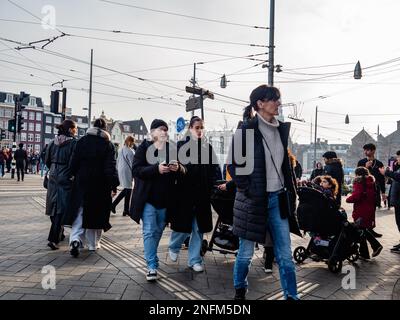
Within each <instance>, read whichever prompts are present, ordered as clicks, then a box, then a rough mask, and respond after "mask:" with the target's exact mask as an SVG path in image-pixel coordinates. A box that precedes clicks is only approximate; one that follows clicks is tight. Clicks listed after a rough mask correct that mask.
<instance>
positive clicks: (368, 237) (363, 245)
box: [360, 229, 381, 259]
mask: <svg viewBox="0 0 400 320" xmlns="http://www.w3.org/2000/svg"><path fill="white" fill-rule="evenodd" d="M367 241H368V242H369V244H370V245H371V248H372V250H374V251H375V250H376V249H378V248H379V247H380V246H381V244H380V242H379V241H378V240H376V238H375V237H374V236H373V235H372V234H371V232H369V231H368V229H365V230H364V231H363V235H362V237H361V240H360V256H361V257H363V258H366V259H369V258H370V256H369V250H368V244H367Z"/></svg>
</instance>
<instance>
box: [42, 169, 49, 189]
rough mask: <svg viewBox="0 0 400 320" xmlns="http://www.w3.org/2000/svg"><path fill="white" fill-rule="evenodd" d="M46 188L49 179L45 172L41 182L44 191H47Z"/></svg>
mask: <svg viewBox="0 0 400 320" xmlns="http://www.w3.org/2000/svg"><path fill="white" fill-rule="evenodd" d="M48 186H49V177H48V176H47V172H46V175H45V176H44V180H43V187H44V188H45V189H47V187H48Z"/></svg>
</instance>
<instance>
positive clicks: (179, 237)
mask: <svg viewBox="0 0 400 320" xmlns="http://www.w3.org/2000/svg"><path fill="white" fill-rule="evenodd" d="M188 236H190V241H189V249H188V251H189V252H188V266H189V267H192V266H193V265H195V264H196V263H199V264H202V263H203V259H202V258H201V255H200V250H201V244H202V242H203V234H202V233H200V231H199V227H198V225H197V220H196V217H194V218H193V221H192V233H184V232H176V231H172V232H171V238H170V240H169V250H171V251H172V252H174V253H179V250H180V249H181V247H182V244H183V243H184V242H185V240H186V238H187V237H188Z"/></svg>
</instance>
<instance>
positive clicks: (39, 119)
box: [36, 112, 42, 121]
mask: <svg viewBox="0 0 400 320" xmlns="http://www.w3.org/2000/svg"><path fill="white" fill-rule="evenodd" d="M36 121H42V114H41V113H40V112H36Z"/></svg>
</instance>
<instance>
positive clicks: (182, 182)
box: [169, 137, 222, 233]
mask: <svg viewBox="0 0 400 320" xmlns="http://www.w3.org/2000/svg"><path fill="white" fill-rule="evenodd" d="M177 147H178V152H179V150H183V149H182V147H187V148H188V151H187V152H186V156H187V157H190V150H196V149H197V150H198V151H197V152H198V158H197V163H191V162H189V163H187V161H185V160H184V159H180V158H179V161H181V162H183V163H187V164H185V168H186V174H185V175H184V176H183V177H182V178H181V179H179V180H178V185H177V192H178V199H179V200H178V202H177V209H176V211H173V212H172V213H171V215H169V222H171V229H172V230H174V231H177V232H184V233H191V232H192V221H193V218H196V221H197V225H198V228H199V231H200V232H201V233H206V232H210V231H212V229H213V222H212V211H211V202H210V197H211V191H212V189H213V187H214V185H215V184H216V181H217V180H220V179H221V177H222V176H221V169H220V167H219V165H218V164H217V157H216V155H215V153H214V150H213V148H212V146H211V145H210V144H209V143H207V142H206V141H204V140H203V141H201V142H200V143H199V141H198V140H193V139H191V138H190V137H188V138H187V139H186V140H184V141H179V142H178V144H177ZM207 149H208V150H207ZM201 150H203V154H205V155H208V159H203V161H201V154H202V151H201ZM178 154H179V155H181V154H180V153H178ZM201 162H204V164H202V163H201Z"/></svg>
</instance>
